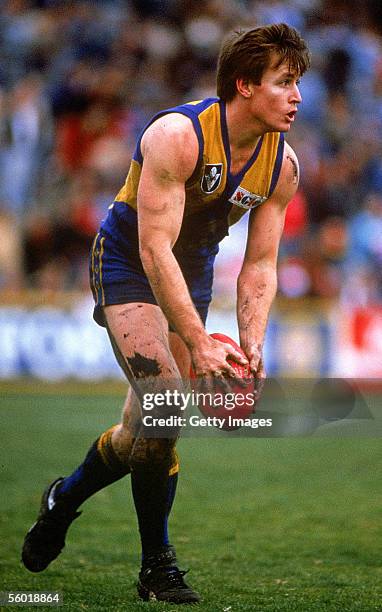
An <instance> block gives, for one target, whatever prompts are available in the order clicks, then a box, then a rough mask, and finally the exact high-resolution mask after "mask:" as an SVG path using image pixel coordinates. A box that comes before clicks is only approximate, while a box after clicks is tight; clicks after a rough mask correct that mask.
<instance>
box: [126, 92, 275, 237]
mask: <svg viewBox="0 0 382 612" xmlns="http://www.w3.org/2000/svg"><path fill="white" fill-rule="evenodd" d="M166 112H181V113H183V114H185V115H187V116H189V117H190V119H191V120H192V122H193V125H194V129H195V132H196V134H197V137H198V141H199V160H198V163H197V166H196V169H195V172H194V174H193V176H192V177H191V179H190V180H189V181H188V182H187V184H186V189H185V191H186V201H185V217H187V216H188V215H191V214H194V213H197V212H198V211H200V210H202V209H206V208H208V207H210V206H217V205H219V202H221V204H222V206H226V205H227V203H231V204H232V207H231V210H230V212H229V224H230V225H231V224H232V223H235V222H236V221H237V220H238V219H239V218H240V217H241V216H242V215H243V214H245V212H246V211H247V210H250V209H251V208H254V207H255V206H258V205H259V204H261V203H262V202H263V201H265V200H266V199H267V198H268V197H269V195H270V193H271V191H273V189H274V187H275V185H276V183H277V178H278V174H279V171H280V167H281V161H282V149H283V136H282V135H281V134H280V133H278V132H275V133H267V134H265V135H264V136H262V137H261V138H260V140H259V142H258V143H257V146H256V148H255V150H254V151H253V154H252V156H251V157H250V159H249V160H248V161H247V163H246V164H245V166H244V168H243V169H242V170H241V171H240V172H239V173H238V174H236V175H232V174H231V173H230V158H231V153H230V146H229V139H228V130H227V125H226V118H225V106H224V104H223V103H222V102H221V101H220V100H218V99H216V98H212V99H209V100H202V101H200V102H195V103H189V104H185V105H182V106H179V107H174V109H170V110H169V111H164V113H162V114H165V113H166ZM154 119H155V118H154ZM142 163H143V160H142V157H141V153H140V141H139V142H138V145H137V150H136V153H135V154H134V159H133V160H132V162H131V166H130V170H129V173H128V176H127V179H126V182H125V184H124V186H123V187H122V189H121V190H120V192H119V193H118V195H117V197H116V201H118V202H125V203H126V204H128V205H129V206H131V207H132V208H134V209H135V210H136V209H137V191H138V184H139V179H140V174H141V165H142Z"/></svg>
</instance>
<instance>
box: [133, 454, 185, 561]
mask: <svg viewBox="0 0 382 612" xmlns="http://www.w3.org/2000/svg"><path fill="white" fill-rule="evenodd" d="M178 473H179V462H178V456H177V454H176V451H175V449H174V450H173V452H172V458H171V466H170V469H169V467H168V463H165V462H164V463H163V464H161V465H158V464H156V465H155V466H153V465H147V464H145V463H142V464H139V463H135V464H134V467H133V469H132V471H131V485H132V492H133V498H134V504H135V509H136V513H137V517H138V525H139V533H140V536H141V544H142V564H143V565H144V564H145V558H147V557H152V555H153V554H155V553H158V552H161V551H162V550H163V548H164V547H166V546H168V545H169V536H168V517H169V514H170V511H171V508H172V505H173V502H174V498H175V493H176V486H177V482H178Z"/></svg>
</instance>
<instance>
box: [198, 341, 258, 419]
mask: <svg viewBox="0 0 382 612" xmlns="http://www.w3.org/2000/svg"><path fill="white" fill-rule="evenodd" d="M211 338H214V339H215V340H219V341H220V342H224V343H225V344H231V345H232V346H233V347H234V348H235V349H236V350H237V351H239V352H240V353H241V354H242V355H243V356H244V357H245V353H244V351H243V350H242V349H241V347H240V346H239V345H238V344H237V343H236V342H235V340H232V338H230V337H229V336H226V335H225V334H211ZM227 361H228V363H229V364H230V365H231V366H232V367H233V369H234V370H235V372H236V373H237V375H238V377H239V378H243V379H246V385H245V386H241V385H239V384H237V383H236V384H235V382H234V381H233V380H232V379H230V378H229V377H227V378H225V380H226V382H227V384H228V385H229V391H225V390H224V389H223V388H222V387H221V385H219V382H218V381H217V382H216V383H215V384H214V394H213V395H212V393H211V397H208V400H209V399H211V402H209V401H207V398H204V397H203V396H201V397H202V398H203V401H198V402H197V404H198V408H199V410H200V412H201V413H202V414H203V416H205V417H218V419H219V424H217V423H212V424H213V425H215V426H216V427H219V428H221V429H225V430H233V429H238V428H239V427H240V426H241V425H242V424H243V423H241V422H240V420H239V421H238V419H246V418H249V417H250V415H251V414H253V413H254V412H255V403H256V402H255V399H254V398H255V396H254V380H253V375H252V374H251V371H250V369H249V365H241V364H240V363H238V362H237V361H234V360H233V359H232V358H230V357H228V359H227ZM190 378H191V380H192V381H196V380H198V379H197V378H196V376H195V372H194V370H193V368H192V366H191V369H190ZM192 387H193V391H194V392H195V393H198V392H201V389H200V388H199V387H200V386H199V385H197V384H195V383H193V384H192ZM221 423H223V425H221Z"/></svg>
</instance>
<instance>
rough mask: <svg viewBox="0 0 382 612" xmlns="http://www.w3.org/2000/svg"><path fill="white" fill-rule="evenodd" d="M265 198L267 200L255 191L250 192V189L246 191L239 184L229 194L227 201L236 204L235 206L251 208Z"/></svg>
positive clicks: (258, 204)
mask: <svg viewBox="0 0 382 612" xmlns="http://www.w3.org/2000/svg"><path fill="white" fill-rule="evenodd" d="M265 200H267V198H266V197H264V196H259V195H256V193H251V192H250V191H247V190H246V189H244V188H243V187H240V186H239V187H237V189H236V190H235V192H234V193H233V194H232V195H231V197H230V199H229V202H232V204H236V206H240V207H241V208H246V209H247V210H251V209H252V208H256V206H260V204H262V203H263V202H265Z"/></svg>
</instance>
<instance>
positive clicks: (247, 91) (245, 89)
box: [236, 77, 253, 98]
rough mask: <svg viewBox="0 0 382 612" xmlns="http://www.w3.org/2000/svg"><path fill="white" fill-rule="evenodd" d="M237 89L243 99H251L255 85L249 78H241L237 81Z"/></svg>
mask: <svg viewBox="0 0 382 612" xmlns="http://www.w3.org/2000/svg"><path fill="white" fill-rule="evenodd" d="M236 89H237V91H238V93H239V94H240V95H241V96H243V98H251V97H252V95H253V84H252V82H251V81H250V80H249V79H247V78H243V77H239V78H238V79H236Z"/></svg>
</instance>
